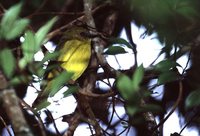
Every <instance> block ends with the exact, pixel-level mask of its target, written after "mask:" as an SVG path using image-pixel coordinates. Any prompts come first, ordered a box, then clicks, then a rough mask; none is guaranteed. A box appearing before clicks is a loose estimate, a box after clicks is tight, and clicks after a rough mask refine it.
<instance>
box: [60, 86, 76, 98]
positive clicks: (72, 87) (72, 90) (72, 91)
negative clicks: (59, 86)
mask: <svg viewBox="0 0 200 136" xmlns="http://www.w3.org/2000/svg"><path fill="white" fill-rule="evenodd" d="M78 88H79V87H78V86H69V87H68V89H67V91H65V92H64V93H63V95H64V97H67V96H69V95H72V94H73V93H75V92H77V91H78Z"/></svg>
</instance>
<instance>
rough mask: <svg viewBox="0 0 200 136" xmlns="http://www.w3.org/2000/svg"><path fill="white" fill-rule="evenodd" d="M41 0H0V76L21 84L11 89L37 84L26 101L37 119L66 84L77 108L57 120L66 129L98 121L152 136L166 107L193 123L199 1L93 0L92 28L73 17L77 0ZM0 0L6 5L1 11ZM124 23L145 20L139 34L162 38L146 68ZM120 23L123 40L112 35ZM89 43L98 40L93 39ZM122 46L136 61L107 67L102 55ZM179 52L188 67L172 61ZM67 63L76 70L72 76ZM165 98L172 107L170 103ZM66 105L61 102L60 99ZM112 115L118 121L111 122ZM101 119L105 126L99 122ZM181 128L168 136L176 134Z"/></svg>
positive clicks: (78, 11) (198, 82)
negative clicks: (158, 91)
mask: <svg viewBox="0 0 200 136" xmlns="http://www.w3.org/2000/svg"><path fill="white" fill-rule="evenodd" d="M45 2H46V1H45V0H44V3H43V4H41V2H40V1H38V0H36V1H31V2H30V3H31V5H30V3H28V2H25V1H24V3H19V4H16V3H14V2H13V1H10V0H8V2H7V3H6V2H0V13H2V17H1V20H0V46H1V48H0V79H1V77H3V76H5V77H6V78H5V79H6V80H7V81H8V87H12V88H15V91H16V93H19V92H20V91H21V90H18V87H19V86H21V85H23V86H25V88H27V87H28V86H32V87H34V85H33V84H34V83H37V84H40V89H41V90H37V91H38V96H37V98H36V100H35V101H34V103H33V105H32V106H27V108H28V110H30V111H32V112H33V113H34V115H33V116H34V117H37V118H39V117H40V113H43V111H46V112H47V109H48V106H49V105H53V104H55V102H50V101H49V100H50V98H52V97H54V96H55V95H56V94H58V92H59V91H60V89H62V88H63V87H65V88H66V89H65V90H64V92H63V93H62V94H63V96H62V99H67V98H68V97H69V96H72V97H74V98H75V99H76V101H77V107H76V110H74V112H73V113H71V114H66V115H64V116H62V117H63V122H67V123H68V124H69V129H68V130H67V131H69V130H71V129H72V128H71V129H70V127H73V125H75V126H78V125H79V124H81V123H87V124H89V126H93V127H94V131H95V133H97V134H98V132H99V131H98V127H100V128H101V129H100V130H101V131H102V132H101V133H102V134H103V135H120V134H119V133H118V132H117V131H116V129H117V128H118V127H122V128H123V129H124V131H123V132H125V131H126V130H127V131H126V132H127V133H129V129H131V128H133V127H134V128H135V130H136V131H137V134H138V135H144V134H149V135H153V134H154V133H156V131H157V129H156V128H157V127H159V126H160V125H163V123H164V122H165V119H167V118H164V117H165V115H166V114H167V113H166V111H167V110H168V109H169V108H172V109H176V108H177V109H178V112H179V113H180V115H182V116H183V118H184V119H185V122H184V123H185V124H186V127H189V126H195V127H198V129H199V123H200V122H199V109H198V108H199V105H200V101H199V97H200V95H199V94H200V92H199V88H200V78H199V69H200V63H199V61H198V60H199V53H200V47H199V26H200V17H199V13H200V8H199V7H200V2H199V1H198V0H190V1H189V0H173V1H172V0H123V1H120V0H108V1H104V2H102V1H96V3H95V4H94V5H95V6H94V10H92V12H93V18H94V22H95V23H96V27H97V28H93V27H91V26H88V25H87V23H86V22H87V21H86V22H85V20H82V18H81V17H80V16H81V15H85V14H84V13H83V11H84V9H83V1H81V0H78V1H76V2H73V1H72V2H71V3H64V2H65V0H60V1H59V2H55V1H52V3H50V2H47V3H45ZM94 2H95V1H94ZM7 4H8V5H7ZM4 5H5V6H6V8H8V7H9V8H8V9H7V10H5V9H4ZM39 5H41V7H40V6H39ZM80 5H82V6H80ZM102 5H104V6H102ZM62 6H63V7H62ZM65 6H66V7H65ZM101 6H102V7H101ZM96 8H97V10H96V11H95V9H96ZM98 8H99V9H98ZM33 9H34V10H33ZM47 9H48V10H47ZM49 9H51V10H50V11H51V12H50V11H49ZM61 9H62V10H61ZM71 12H72V13H71ZM113 13H115V14H113ZM55 15H58V16H59V19H58V18H57V17H54V16H55ZM114 15H117V16H114ZM85 16H87V14H86V15H85ZM38 18H39V19H38ZM116 18H117V19H116ZM109 19H111V21H110V20H109ZM86 20H87V19H86ZM108 20H109V21H108ZM90 21H92V20H90ZM72 22H73V23H72ZM108 22H113V24H112V25H110V24H109V23H108ZM131 23H135V24H136V25H137V26H138V27H145V29H146V31H145V32H144V34H143V35H141V37H143V38H145V36H146V35H151V34H153V33H156V34H157V37H156V38H157V39H158V40H159V41H160V42H161V45H162V49H161V51H160V53H159V56H160V55H162V54H164V59H163V60H161V61H160V62H158V63H156V64H155V63H152V64H151V65H150V66H148V67H144V66H143V65H140V66H138V64H137V47H138V45H136V44H135V43H134V42H133V41H134V40H133V39H134V34H132V32H131ZM76 27H79V28H84V31H82V29H78V30H77V31H73V33H70V31H71V30H72V28H76ZM122 29H124V30H125V32H126V34H127V37H128V40H125V39H123V38H119V35H120V33H121V31H122ZM50 30H52V32H51V33H50ZM64 31H66V32H64ZM61 37H62V38H61ZM20 39H24V40H23V41H20ZM63 40H64V41H63ZM91 41H92V45H90V43H91ZM47 42H52V43H54V44H55V46H57V48H56V50H55V51H54V52H50V51H49V50H47V49H46V46H44V45H45V43H47ZM96 43H97V44H98V46H95V44H96ZM93 44H94V45H93ZM81 45H85V46H81ZM62 46H63V48H62ZM97 47H98V48H97ZM126 48H128V49H131V50H132V51H133V52H131V54H132V53H133V54H134V58H133V59H134V60H133V61H135V64H134V65H133V66H132V67H131V68H129V69H116V68H112V67H111V66H110V64H109V63H108V61H107V60H106V57H107V56H114V57H116V56H118V55H119V54H120V55H123V54H129V53H130V52H128V51H127V50H126ZM87 49H89V51H88V50H87ZM39 51H42V53H43V54H44V57H43V58H42V59H41V61H35V59H34V56H35V54H36V53H37V52H39ZM67 51H68V53H66V52H67ZM60 53H62V54H60ZM63 54H64V55H63ZM188 54H189V55H188ZM183 55H188V62H190V63H191V66H190V69H188V70H186V68H185V67H183V66H181V65H180V64H179V63H178V61H177V60H178V59H179V58H180V57H182V56H183ZM66 56H67V57H66ZM159 56H158V57H159ZM77 58H78V59H77ZM75 59H76V61H74V60H75ZM155 60H156V58H155ZM89 61H90V62H89ZM125 61H126V60H125ZM155 62H156V61H155ZM69 63H70V64H69ZM86 63H87V65H86ZM65 64H66V65H65ZM68 64H69V66H68ZM79 64H80V65H79ZM187 64H188V63H187ZM75 65H76V66H75ZM119 65H120V64H119ZM99 68H101V69H103V70H102V72H99V71H98V69H99ZM178 68H182V70H183V72H179V71H178ZM80 69H81V71H80ZM73 70H77V71H78V70H79V71H78V75H76V74H77V73H76V71H75V73H74V72H73ZM74 75H75V77H74ZM155 80H156V82H154V84H153V85H150V83H151V82H152V81H155ZM111 81H113V83H111ZM99 82H101V83H105V84H106V85H107V88H106V89H105V88H103V87H101V85H98V83H99ZM161 85H162V86H163V90H162V91H163V97H162V98H161V99H159V100H158V99H156V98H155V97H154V95H155V92H154V91H155V90H154V89H155V88H156V87H158V86H161ZM0 88H1V83H0ZM20 89H21V88H20ZM24 90H25V91H26V89H24ZM0 95H1V94H0ZM20 99H23V98H20ZM0 103H1V102H0ZM171 103H172V104H173V106H172V107H169V106H168V105H171ZM65 106H66V107H68V105H67V104H66V105H64V107H65ZM118 107H122V108H123V109H125V111H124V113H123V114H124V115H123V116H119V115H118V112H117V110H116V109H117V108H118ZM3 111H4V110H3ZM111 111H113V112H112V113H111ZM46 112H45V113H46ZM51 112H52V113H53V111H51ZM1 114H2V113H1V112H0V116H2V115H1ZM6 114H8V113H6ZM115 116H117V121H116V123H114V124H113V123H112V122H114V121H113V120H114V119H113V118H114V117H115ZM169 116H170V114H169ZM6 117H7V116H6ZM6 117H5V118H6ZM155 117H159V118H160V123H161V124H159V123H158V124H156V122H154V120H155ZM3 118H4V116H3ZM49 118H51V119H49ZM152 118H153V121H152ZM48 119H49V120H50V121H49V120H48ZM74 119H75V121H74ZM46 120H48V121H46V122H47V125H49V124H51V123H55V122H54V119H53V117H50V115H48V116H47V118H46ZM97 120H100V123H99V122H98V121H97ZM77 122H78V123H77ZM152 122H153V123H152ZM76 123H77V124H76ZM101 124H104V125H105V126H106V127H107V128H106V129H104V127H102V125H101ZM152 124H153V125H152ZM34 125H35V124H34ZM34 125H33V126H34ZM40 125H41V124H40ZM35 126H38V124H37V125H35ZM54 126H55V128H56V125H54ZM90 128H91V127H90ZM184 128H185V127H184ZM184 128H183V129H184ZM40 131H41V130H40ZM158 131H159V130H158ZM42 132H46V130H44V131H42ZM123 132H122V133H123ZM181 132H182V130H181V131H180V133H177V132H175V133H174V134H171V135H181ZM91 133H93V129H91ZM55 135H59V133H58V132H56V134H55Z"/></svg>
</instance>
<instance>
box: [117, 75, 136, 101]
mask: <svg viewBox="0 0 200 136" xmlns="http://www.w3.org/2000/svg"><path fill="white" fill-rule="evenodd" d="M117 88H118V89H119V91H120V94H121V95H122V97H123V98H124V99H125V100H128V99H129V98H130V97H131V96H132V93H133V88H132V81H131V79H130V78H129V77H128V76H126V75H122V76H120V77H119V79H118V80H117Z"/></svg>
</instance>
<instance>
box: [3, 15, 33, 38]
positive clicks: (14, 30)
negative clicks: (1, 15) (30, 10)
mask: <svg viewBox="0 0 200 136" xmlns="http://www.w3.org/2000/svg"><path fill="white" fill-rule="evenodd" d="M28 24H29V20H28V19H20V20H16V21H15V22H14V24H13V26H12V27H11V28H10V29H9V31H7V32H6V34H5V39H7V40H12V39H14V38H16V37H19V36H20V35H21V34H22V32H23V31H24V30H25V28H26V27H27V25H28Z"/></svg>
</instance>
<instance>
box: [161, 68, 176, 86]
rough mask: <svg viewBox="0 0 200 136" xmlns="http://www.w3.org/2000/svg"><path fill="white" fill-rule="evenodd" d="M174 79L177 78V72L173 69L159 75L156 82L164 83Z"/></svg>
mask: <svg viewBox="0 0 200 136" xmlns="http://www.w3.org/2000/svg"><path fill="white" fill-rule="evenodd" d="M175 80H177V73H176V72H174V71H169V72H165V73H162V74H160V75H159V77H158V84H164V83H168V82H171V81H175Z"/></svg>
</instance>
